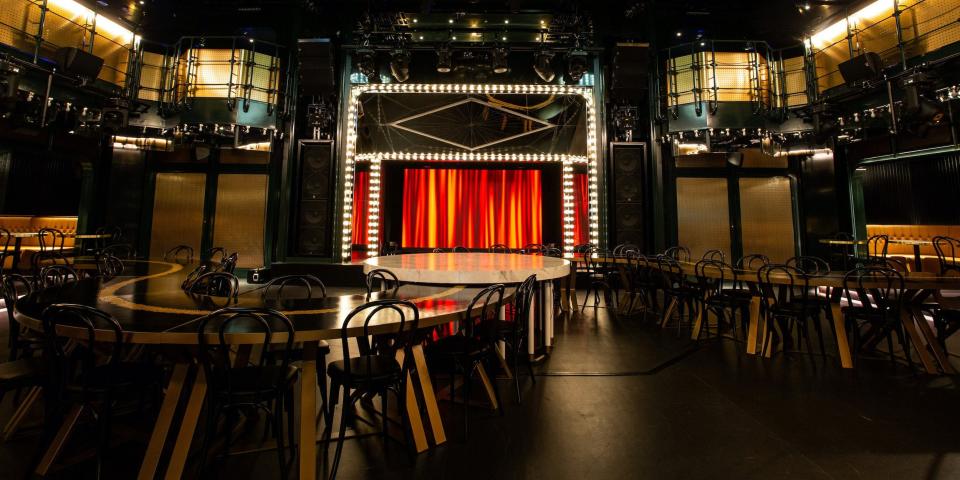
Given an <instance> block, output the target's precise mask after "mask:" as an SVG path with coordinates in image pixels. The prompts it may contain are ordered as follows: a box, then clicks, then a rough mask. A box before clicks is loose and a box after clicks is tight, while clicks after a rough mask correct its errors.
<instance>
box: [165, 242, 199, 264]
mask: <svg viewBox="0 0 960 480" xmlns="http://www.w3.org/2000/svg"><path fill="white" fill-rule="evenodd" d="M163 261H165V262H174V263H191V262H193V247H191V246H189V245H177V246H176V247H173V248H171V249H170V250H167V253H164V254H163Z"/></svg>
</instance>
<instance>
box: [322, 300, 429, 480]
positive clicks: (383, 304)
mask: <svg viewBox="0 0 960 480" xmlns="http://www.w3.org/2000/svg"><path fill="white" fill-rule="evenodd" d="M357 317H360V318H362V322H354V319H356V318H357ZM374 320H377V322H375V323H374V324H375V325H376V326H377V327H379V329H380V331H379V332H378V333H377V334H376V335H374V336H373V337H372V338H373V339H374V342H373V343H371V342H370V340H369V339H370V338H371V335H373V332H372V331H371V328H372V327H373V326H374V325H371V322H374ZM381 321H389V323H386V324H381ZM419 322H420V311H419V310H418V309H417V306H416V305H414V304H413V302H410V301H407V300H396V299H383V300H374V301H372V302H368V303H365V304H363V305H360V306H359V307H357V308H355V309H353V311H351V312H350V313H349V314H348V315H347V318H346V319H345V320H344V321H343V325H342V326H341V328H340V340H341V342H342V347H343V359H342V360H337V361H334V362H331V363H330V365H329V366H327V374H328V375H329V376H330V410H329V415H330V417H331V418H333V415H334V408H335V407H336V404H337V402H338V400H339V396H340V390H341V388H342V389H343V407H342V408H341V410H340V434H339V436H338V437H337V447H336V453H334V457H333V463H332V464H331V466H330V479H331V480H332V479H334V478H336V477H337V467H338V466H339V464H340V456H341V454H342V453H343V442H344V440H346V432H347V424H348V423H350V422H351V420H353V419H354V418H355V417H356V418H359V417H358V416H357V415H356V413H355V412H354V404H355V403H356V402H357V400H360V399H361V398H363V397H366V396H369V395H379V396H380V398H381V401H382V402H383V403H382V409H383V411H382V412H381V414H382V416H383V431H382V434H383V438H384V440H389V439H390V437H389V433H388V424H389V422H390V420H389V418H388V415H387V414H388V409H387V406H388V402H387V392H393V393H394V395H396V397H397V402H398V404H399V412H400V415H401V422H402V423H403V428H404V435H406V431H407V430H408V429H407V424H408V422H409V419H408V418H407V416H406V412H407V410H406V391H405V387H406V377H407V375H406V372H408V371H410V369H411V368H412V366H411V362H412V358H413V356H412V352H411V350H410V349H411V347H412V346H413V344H414V343H415V342H416V341H417V338H416V332H417V325H418V324H419ZM358 332H359V333H360V334H361V335H359V336H358V335H356V333H358ZM351 337H355V338H356V341H357V346H358V348H359V351H360V352H359V353H360V355H359V356H357V357H353V356H352V355H351V353H350V339H351ZM398 351H403V353H404V355H403V359H404V360H403V361H404V365H401V364H400V363H399V362H397V352H398ZM332 430H333V428H332V423H328V424H327V428H326V429H325V430H324V439H325V440H327V441H329V440H330V434H331V432H332Z"/></svg>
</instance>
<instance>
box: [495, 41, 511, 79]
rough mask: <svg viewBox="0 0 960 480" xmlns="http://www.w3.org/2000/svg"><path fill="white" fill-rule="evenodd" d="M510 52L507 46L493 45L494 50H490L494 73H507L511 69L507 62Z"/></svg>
mask: <svg viewBox="0 0 960 480" xmlns="http://www.w3.org/2000/svg"><path fill="white" fill-rule="evenodd" d="M507 58H508V52H507V47H503V46H497V47H493V50H491V51H490V66H491V67H492V68H493V73H497V74H500V73H507V72H509V71H510V66H509V65H508V62H507Z"/></svg>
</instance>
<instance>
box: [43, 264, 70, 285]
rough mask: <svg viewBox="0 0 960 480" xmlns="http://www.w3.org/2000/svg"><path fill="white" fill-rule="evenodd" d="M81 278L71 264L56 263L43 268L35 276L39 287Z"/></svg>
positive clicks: (61, 283) (62, 283) (64, 283)
mask: <svg viewBox="0 0 960 480" xmlns="http://www.w3.org/2000/svg"><path fill="white" fill-rule="evenodd" d="M79 279H80V276H79V275H77V271H76V270H74V269H73V267H71V266H70V265H64V264H56V265H47V266H46V267H43V268H41V269H40V273H39V274H38V275H37V277H36V278H34V283H35V284H36V285H37V286H38V287H39V288H50V287H59V286H63V285H66V284H67V283H70V282H76V281H77V280H79Z"/></svg>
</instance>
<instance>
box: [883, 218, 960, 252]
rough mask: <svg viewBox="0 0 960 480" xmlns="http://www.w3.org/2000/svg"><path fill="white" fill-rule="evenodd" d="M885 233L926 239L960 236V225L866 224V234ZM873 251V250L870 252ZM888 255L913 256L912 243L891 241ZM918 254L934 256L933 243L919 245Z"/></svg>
mask: <svg viewBox="0 0 960 480" xmlns="http://www.w3.org/2000/svg"><path fill="white" fill-rule="evenodd" d="M873 235H886V236H888V237H890V238H891V239H907V240H927V241H932V240H933V237H936V236H938V235H946V236H950V237H954V238H960V225H867V236H873ZM870 253H874V252H870ZM887 254H888V255H908V256H910V257H911V258H912V257H913V245H901V244H896V243H891V244H889V245H888V246H887ZM920 254H921V255H923V256H927V255H931V256H934V257H935V256H936V255H937V252H936V250H934V248H933V245H921V246H920Z"/></svg>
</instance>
